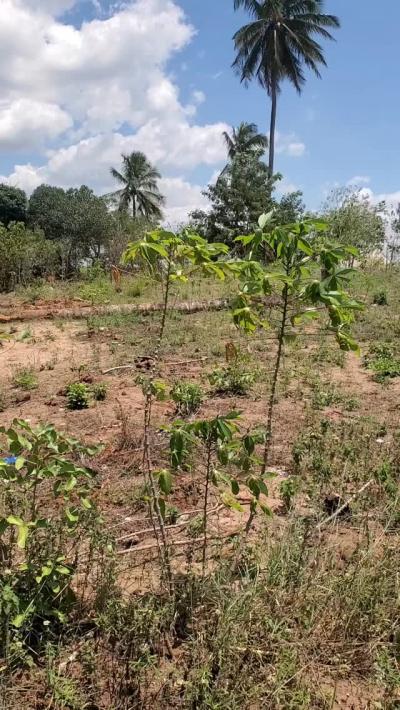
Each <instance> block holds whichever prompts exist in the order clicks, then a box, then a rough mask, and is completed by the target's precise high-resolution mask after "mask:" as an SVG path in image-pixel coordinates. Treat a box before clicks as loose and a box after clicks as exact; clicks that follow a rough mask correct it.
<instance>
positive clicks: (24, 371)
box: [12, 367, 39, 392]
mask: <svg viewBox="0 0 400 710" xmlns="http://www.w3.org/2000/svg"><path fill="white" fill-rule="evenodd" d="M12 383H13V385H14V386H15V387H19V388H20V389H22V390H26V391H27V392H28V391H29V390H35V389H37V388H38V386H39V381H38V378H37V376H36V374H35V371H34V370H33V369H32V368H29V367H22V368H19V369H18V370H16V372H15V374H14V376H13V378H12Z"/></svg>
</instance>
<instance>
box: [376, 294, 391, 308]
mask: <svg viewBox="0 0 400 710" xmlns="http://www.w3.org/2000/svg"><path fill="white" fill-rule="evenodd" d="M372 303H373V304H374V305H375V306H387V305H389V304H388V297H387V293H386V291H378V292H377V293H375V294H374V297H373V300H372Z"/></svg>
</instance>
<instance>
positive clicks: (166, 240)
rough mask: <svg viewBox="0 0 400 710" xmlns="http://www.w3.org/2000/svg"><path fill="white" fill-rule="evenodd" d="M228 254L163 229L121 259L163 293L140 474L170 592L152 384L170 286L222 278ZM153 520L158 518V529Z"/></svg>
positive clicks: (145, 385) (193, 236)
mask: <svg viewBox="0 0 400 710" xmlns="http://www.w3.org/2000/svg"><path fill="white" fill-rule="evenodd" d="M227 252H228V247H227V246H226V245H225V244H217V243H214V244H209V243H208V242H207V241H206V240H205V239H203V238H202V237H200V236H198V235H197V234H194V233H193V232H192V231H190V230H183V231H182V232H181V233H179V234H174V233H173V232H169V231H166V230H164V229H157V230H154V231H152V232H148V233H147V234H146V235H145V236H144V237H143V239H142V240H140V241H137V242H133V243H132V244H130V245H129V246H128V248H127V250H126V252H125V254H124V256H123V261H124V263H125V264H133V263H136V264H140V265H141V267H142V268H143V269H144V270H145V271H147V273H148V274H149V275H150V276H151V277H152V278H154V279H155V281H156V282H157V283H159V285H160V289H161V294H162V308H161V318H160V324H159V329H158V334H157V339H156V342H155V344H154V347H153V352H152V353H149V354H150V356H151V362H152V367H151V370H150V372H149V374H148V376H147V378H146V380H145V381H143V382H142V389H143V394H144V398H145V406H144V433H143V472H144V475H145V477H146V483H147V485H148V488H149V490H150V492H151V502H150V517H151V520H152V525H153V529H154V533H155V535H156V538H157V542H158V546H159V552H160V559H161V561H162V563H163V570H164V571H165V572H166V575H167V578H168V582H169V587H170V591H172V575H171V566H170V561H169V552H168V542H167V538H166V532H165V524H164V515H163V509H162V504H161V506H160V501H161V500H162V496H160V495H159V493H160V491H159V490H157V488H158V483H157V475H156V474H155V472H154V468H153V461H152V451H151V437H150V432H151V422H152V408H153V403H154V400H155V398H157V397H159V396H160V391H159V389H157V388H155V387H154V383H155V381H156V379H157V376H158V373H157V370H158V364H159V358H160V351H161V347H162V343H163V338H164V332H165V326H166V320H167V314H168V308H169V302H170V295H171V289H172V287H173V286H174V285H175V284H179V283H185V282H187V281H188V280H189V279H190V278H191V276H192V275H193V274H194V272H196V271H198V270H201V271H202V272H203V273H205V274H207V275H213V276H215V277H217V278H219V279H223V278H224V277H225V273H226V271H227V269H228V268H229V267H228V265H225V264H224V263H223V262H218V261H217V259H218V257H219V256H223V255H226V254H227ZM128 367H129V366H128ZM155 519H157V524H158V525H157V526H156V524H155Z"/></svg>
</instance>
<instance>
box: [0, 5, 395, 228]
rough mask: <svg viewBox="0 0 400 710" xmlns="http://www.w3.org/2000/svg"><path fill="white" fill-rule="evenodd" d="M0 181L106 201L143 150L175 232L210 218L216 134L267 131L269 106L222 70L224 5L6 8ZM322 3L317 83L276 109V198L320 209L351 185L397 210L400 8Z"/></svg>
mask: <svg viewBox="0 0 400 710" xmlns="http://www.w3.org/2000/svg"><path fill="white" fill-rule="evenodd" d="M1 2H2V4H3V5H4V12H3V18H4V17H5V22H4V21H3V22H2V24H1V26H0V97H1V98H0V176H1V179H2V180H8V181H9V182H11V183H12V184H18V185H20V186H21V187H24V188H25V189H27V190H28V191H31V190H32V189H34V187H35V186H36V185H37V184H39V183H40V182H50V183H53V184H61V185H63V186H68V185H71V184H74V185H76V184H81V183H87V184H90V185H91V186H93V188H94V189H96V190H97V191H98V192H101V191H104V190H107V189H110V188H112V184H111V183H110V177H109V167H110V164H116V163H117V162H118V160H119V155H120V153H121V152H123V151H129V150H132V149H143V150H144V151H145V152H146V153H147V154H148V155H149V157H150V158H151V159H152V160H153V162H156V163H157V164H158V165H159V167H160V169H161V172H162V173H163V176H164V181H163V190H164V192H165V194H166V195H167V198H168V200H169V205H170V216H171V219H178V218H183V216H184V214H185V212H187V210H188V209H192V208H194V207H196V206H198V205H199V206H205V203H204V198H203V197H202V196H201V190H202V188H203V187H204V185H205V184H207V182H208V181H209V180H210V179H211V178H212V176H213V175H215V173H216V172H217V171H218V170H219V169H220V167H221V166H222V165H223V160H224V150H223V146H222V143H221V132H222V130H224V128H226V127H227V126H231V125H237V124H238V123H239V122H240V121H243V120H245V121H254V122H256V123H257V124H258V126H259V128H260V130H263V131H264V130H267V125H268V123H269V109H270V106H269V100H268V97H267V96H266V94H265V93H264V92H263V91H262V90H261V89H260V88H259V87H258V86H256V85H254V86H252V87H250V88H249V89H246V88H244V87H243V86H242V85H241V84H240V82H239V80H238V78H237V77H236V76H235V75H234V73H233V70H232V69H231V63H232V60H233V57H234V49H233V42H232V36H233V34H234V32H235V30H236V29H237V28H238V27H240V25H241V24H242V23H244V22H245V21H246V15H245V14H243V13H235V12H234V11H233V0H128V2H123V3H121V2H115V0H113V1H112V2H111V0H110V1H108V0H40V2H38V0H1ZM382 9H383V11H382V12H379V9H378V11H377V8H376V3H374V2H372V0H364V1H363V2H361V0H331V1H329V0H327V2H326V11H327V12H334V13H335V14H337V15H338V16H339V17H340V19H341V22H342V28H341V29H340V30H339V31H338V32H337V33H336V37H337V41H336V42H334V43H327V44H326V45H325V51H326V58H327V62H328V68H327V69H323V72H322V74H323V78H322V80H318V79H316V78H315V77H313V76H312V75H309V76H308V81H307V84H306V86H305V88H304V91H303V93H302V95H301V96H298V95H297V93H296V92H295V91H294V89H293V88H292V87H291V86H290V85H288V84H286V85H284V86H283V91H282V95H281V97H280V101H279V107H278V131H279V137H278V143H277V147H278V154H277V156H276V169H277V170H278V171H279V172H281V173H282V174H283V176H284V180H283V182H282V189H290V188H299V189H301V190H303V192H304V195H305V199H306V203H307V205H308V206H309V207H310V208H317V207H318V206H319V205H320V204H321V202H322V201H323V200H324V198H325V196H326V194H327V192H328V191H329V190H330V189H331V188H332V187H334V186H336V185H345V184H346V183H348V182H349V181H350V180H351V179H352V178H354V177H358V180H357V182H358V183H359V184H360V185H362V186H363V187H364V189H365V190H366V192H367V194H369V195H370V196H371V199H375V200H377V199H379V198H381V197H382V196H388V199H389V200H392V201H400V178H399V173H398V165H399V163H400V137H399V130H398V114H399V109H400V92H399V90H398V77H397V75H398V68H397V67H398V53H399V51H398V28H399V26H400V2H398V1H397V0H387V1H386V3H384V5H383V6H382Z"/></svg>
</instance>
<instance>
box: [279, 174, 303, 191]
mask: <svg viewBox="0 0 400 710" xmlns="http://www.w3.org/2000/svg"><path fill="white" fill-rule="evenodd" d="M299 189H300V188H299V186H298V185H296V183H294V182H290V180H286V178H283V180H280V181H279V182H278V183H277V184H276V191H277V193H278V194H279V195H287V194H288V193H290V192H297V190H299Z"/></svg>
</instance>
